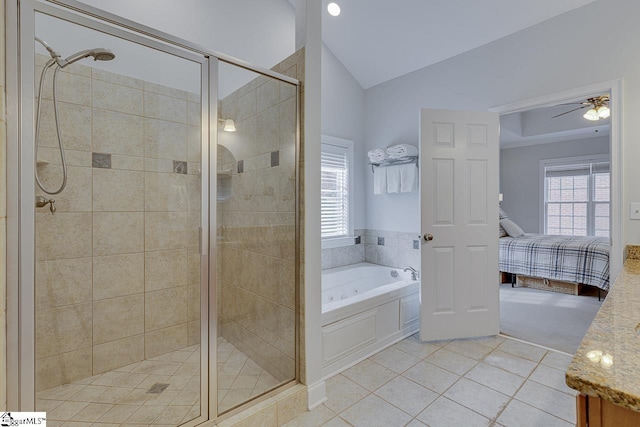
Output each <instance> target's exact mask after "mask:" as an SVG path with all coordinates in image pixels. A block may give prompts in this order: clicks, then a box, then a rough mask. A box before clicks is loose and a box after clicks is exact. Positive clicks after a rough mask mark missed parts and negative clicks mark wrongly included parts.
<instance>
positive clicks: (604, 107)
mask: <svg viewBox="0 0 640 427" xmlns="http://www.w3.org/2000/svg"><path fill="white" fill-rule="evenodd" d="M560 105H580V107H578V108H574V109H573V110H569V111H566V112H564V113H560V114H558V115H555V116H553V117H551V118H552V119H555V118H556V117H560V116H564V115H565V114H569V113H572V112H574V111H577V110H582V109H584V108H589V107H591V108H589V110H587V112H586V113H584V115H583V116H582V117H584V118H585V119H587V120H591V121H596V120H600V119H606V118H607V117H609V116H610V115H611V110H610V109H609V95H600V96H594V97H593V98H587V100H586V101H583V102H570V103H568V104H560Z"/></svg>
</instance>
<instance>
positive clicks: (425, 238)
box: [422, 233, 433, 242]
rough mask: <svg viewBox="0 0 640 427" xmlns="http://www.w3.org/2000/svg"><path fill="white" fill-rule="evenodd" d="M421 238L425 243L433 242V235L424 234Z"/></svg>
mask: <svg viewBox="0 0 640 427" xmlns="http://www.w3.org/2000/svg"><path fill="white" fill-rule="evenodd" d="M422 238H423V239H424V240H425V241H427V242H430V241H432V240H433V234H429V233H424V236H422Z"/></svg>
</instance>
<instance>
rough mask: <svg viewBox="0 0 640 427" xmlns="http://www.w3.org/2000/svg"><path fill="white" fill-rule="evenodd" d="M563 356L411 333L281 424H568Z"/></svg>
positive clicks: (497, 342) (569, 397)
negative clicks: (429, 338) (424, 337)
mask: <svg viewBox="0 0 640 427" xmlns="http://www.w3.org/2000/svg"><path fill="white" fill-rule="evenodd" d="M570 361H571V357H570V356H568V355H566V354H563V353H558V352H555V351H548V350H545V349H542V348H540V347H535V346H532V345H529V344H525V343H522V342H520V341H517V340H513V339H510V338H506V337H503V336H496V337H487V338H477V339H467V340H454V341H443V342H436V343H433V342H432V343H423V342H421V341H419V340H418V339H417V337H416V336H412V337H409V338H407V339H405V340H403V341H400V342H399V343H397V344H395V345H393V346H391V347H389V348H387V349H386V350H383V351H382V352H380V353H378V354H376V355H374V356H372V357H370V358H369V359H366V360H364V361H362V362H360V363H359V364H357V365H355V366H353V367H352V368H350V369H347V370H346V371H344V372H342V373H341V374H338V375H336V376H334V377H332V378H330V379H329V380H328V381H327V397H328V401H327V402H325V403H324V404H323V405H320V406H319V407H318V408H316V409H314V410H313V411H311V412H307V413H305V414H302V415H301V416H299V417H297V418H295V419H294V420H292V421H291V422H290V423H288V424H287V426H289V427H293V426H300V427H313V426H331V427H339V426H355V427H360V426H362V427H376V426H380V427H393V426H410V427H419V426H431V427H441V426H451V427H458V426H465V427H471V426H496V427H500V426H504V427H512V426H513V427H528V426H530V427H540V426H544V427H552V426H558V427H560V426H563V427H569V426H573V425H575V417H576V414H575V395H576V392H575V391H574V390H571V389H570V388H568V387H567V386H566V385H565V383H564V371H565V370H566V368H567V366H568V365H569V363H570Z"/></svg>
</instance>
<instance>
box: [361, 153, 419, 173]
mask: <svg viewBox="0 0 640 427" xmlns="http://www.w3.org/2000/svg"><path fill="white" fill-rule="evenodd" d="M411 163H415V164H416V167H418V156H405V157H398V158H397V159H384V160H383V161H381V162H379V163H376V162H369V164H370V165H371V172H373V173H376V170H375V168H386V167H389V166H396V165H408V164H411Z"/></svg>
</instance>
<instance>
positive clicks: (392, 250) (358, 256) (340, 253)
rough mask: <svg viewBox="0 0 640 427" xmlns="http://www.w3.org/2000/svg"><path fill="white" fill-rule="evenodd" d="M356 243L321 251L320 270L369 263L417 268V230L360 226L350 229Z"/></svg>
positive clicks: (418, 265) (418, 263)
mask: <svg viewBox="0 0 640 427" xmlns="http://www.w3.org/2000/svg"><path fill="white" fill-rule="evenodd" d="M354 234H355V236H356V238H357V237H360V239H361V240H360V242H361V243H360V244H354V245H350V246H343V247H339V248H330V249H323V250H322V269H323V270H325V269H328V268H335V267H342V266H344V265H351V264H357V263H359V262H363V261H366V262H369V263H371V264H378V265H384V266H387V267H394V268H405V267H408V266H411V267H413V268H415V269H416V270H420V240H418V233H417V232H415V233H400V232H397V231H382V230H371V229H363V230H356V231H355V232H354Z"/></svg>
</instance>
